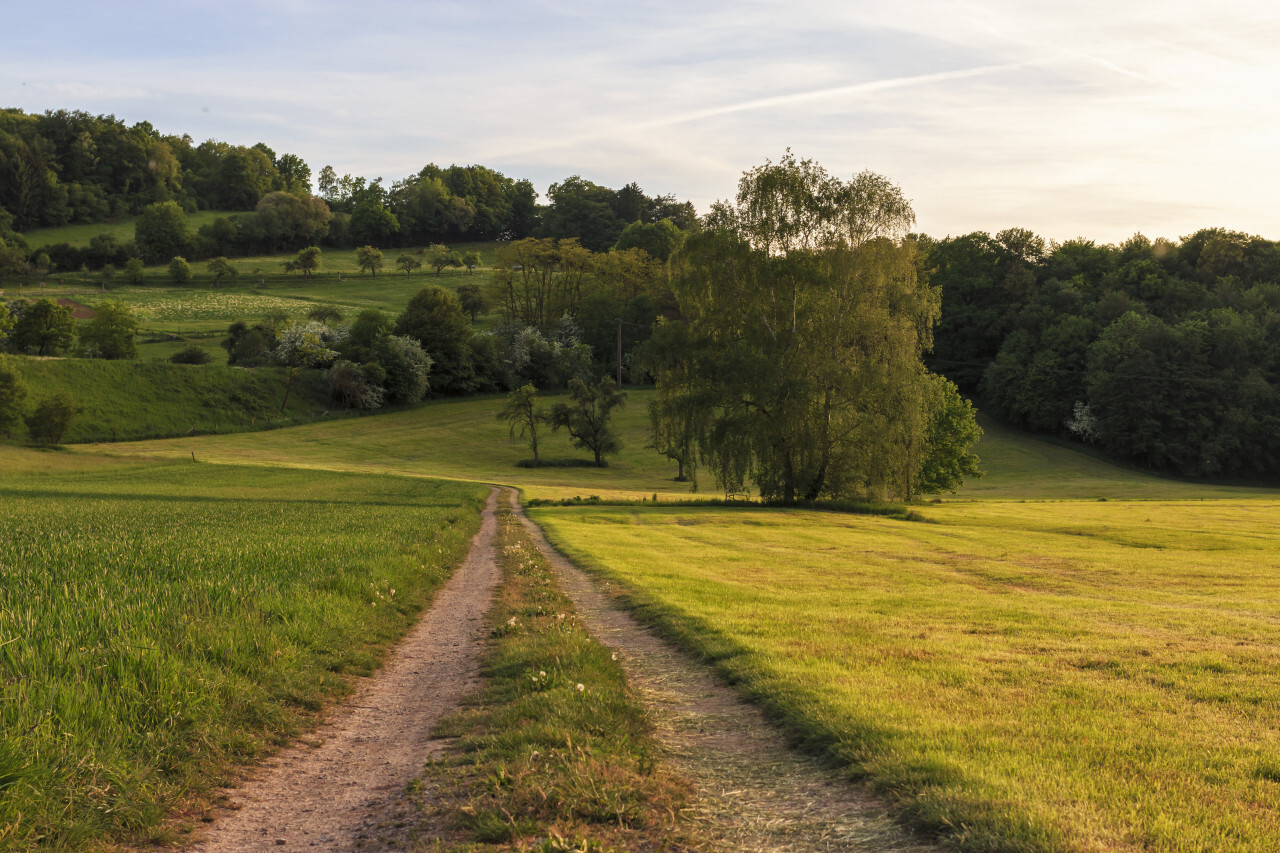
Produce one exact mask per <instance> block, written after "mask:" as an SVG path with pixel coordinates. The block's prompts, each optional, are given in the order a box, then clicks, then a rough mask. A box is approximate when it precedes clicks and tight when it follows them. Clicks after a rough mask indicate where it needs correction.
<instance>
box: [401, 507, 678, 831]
mask: <svg viewBox="0 0 1280 853" xmlns="http://www.w3.org/2000/svg"><path fill="white" fill-rule="evenodd" d="M499 521H500V523H499V530H500V533H499V536H500V545H501V551H500V557H499V559H500V560H501V562H502V568H503V576H504V580H505V582H504V584H503V586H502V588H501V592H500V595H499V600H498V603H497V605H496V607H495V612H494V624H495V626H496V627H495V628H494V630H493V634H492V642H491V646H490V649H489V651H488V653H487V656H486V658H485V661H484V664H483V667H484V669H483V671H484V674H485V676H486V678H487V684H486V686H485V687H484V689H483V690H482V691H480V692H479V693H478V694H476V695H475V696H473V697H471V698H470V699H469V700H468V701H467V703H466V704H467V707H466V708H465V709H464V710H462V711H460V712H458V713H456V714H454V715H452V716H450V717H448V718H447V719H445V720H444V721H442V722H441V724H440V726H439V728H438V733H439V734H441V735H444V736H450V737H454V738H456V739H457V740H456V742H455V748H454V749H453V750H452V753H451V755H450V756H449V757H448V758H445V759H443V760H440V761H437V762H432V763H431V764H429V765H427V767H426V770H425V771H424V773H423V775H422V776H421V777H420V779H419V780H418V781H417V782H415V783H414V784H413V785H411V786H410V791H411V794H412V795H413V796H415V798H416V799H417V800H418V801H419V803H420V805H421V807H422V808H423V809H424V811H425V812H426V815H427V820H425V821H424V823H423V825H422V827H421V829H420V830H419V831H420V832H425V831H427V827H432V828H433V829H434V828H436V827H439V826H440V824H441V823H442V820H441V819H442V818H443V823H445V824H446V825H447V826H448V827H449V828H450V829H449V830H448V832H447V833H446V834H443V835H442V834H434V833H433V834H432V835H431V836H430V837H425V836H420V837H419V838H418V839H417V844H418V845H419V848H420V849H430V850H443V851H455V850H456V851H461V850H471V849H473V847H472V845H473V844H475V843H485V844H488V845H497V846H494V847H488V848H486V849H494V850H536V851H545V853H552V851H566V853H567V851H590V850H596V851H609V850H618V851H622V850H667V851H680V850H688V849H693V848H691V847H690V846H689V844H690V838H691V836H692V833H693V829H692V827H690V826H689V825H688V824H687V823H686V822H685V821H682V820H681V819H680V813H681V809H682V808H683V804H684V801H685V798H686V796H687V787H686V785H685V784H684V783H683V782H682V781H681V780H680V779H678V778H677V777H675V776H674V775H673V774H672V773H671V772H669V771H668V770H666V769H664V768H663V766H662V763H661V761H660V760H659V758H658V746H657V744H656V742H655V741H654V740H653V738H652V735H651V734H650V723H649V720H648V718H647V715H646V713H645V711H644V709H643V707H642V706H641V704H640V703H639V701H638V699H637V697H636V696H635V695H634V694H633V693H632V691H631V689H630V688H629V687H628V685H627V682H626V678H625V676H624V674H623V671H622V668H621V666H620V665H619V664H618V663H617V655H616V653H614V652H612V651H611V650H610V649H609V648H607V647H605V646H602V645H600V644H599V643H598V642H596V641H595V640H594V639H593V638H592V637H591V636H590V635H589V634H588V633H587V631H586V629H585V627H584V626H583V625H582V623H581V622H580V621H579V619H578V618H577V616H576V614H575V612H574V609H573V604H572V602H571V601H570V600H569V599H568V598H567V597H566V596H565V595H564V594H563V593H561V592H560V591H559V590H558V589H557V587H556V585H555V582H554V581H553V579H552V575H551V571H550V568H549V566H548V564H547V562H546V560H545V558H544V557H543V555H542V554H541V553H540V552H539V551H538V549H537V547H536V546H535V545H534V544H533V543H532V542H531V541H530V540H529V538H528V536H527V534H526V533H525V531H524V529H523V528H522V526H521V524H520V522H519V520H518V519H517V518H516V517H515V516H513V515H511V514H509V513H506V514H503V515H502V516H501V517H500V520H499Z"/></svg>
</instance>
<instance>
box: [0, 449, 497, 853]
mask: <svg viewBox="0 0 1280 853" xmlns="http://www.w3.org/2000/svg"><path fill="white" fill-rule="evenodd" d="M21 467H27V469H28V470H26V471H25V472H22V475H21V476H17V477H13V476H2V477H0V529H2V530H4V532H5V535H4V536H3V537H2V538H0V849H5V850H28V849H35V848H39V849H41V850H76V851H80V850H96V849H114V848H115V847H118V846H121V845H141V844H149V843H168V842H172V841H174V840H176V839H178V838H180V837H181V836H182V834H183V831H184V829H185V828H184V827H183V826H181V825H179V824H175V823H174V822H173V821H172V820H171V819H170V817H169V816H170V815H171V814H173V813H174V812H175V811H182V812H185V813H186V814H188V815H191V816H197V815H200V814H202V813H204V811H205V809H206V808H207V806H208V803H209V800H210V797H211V796H212V795H213V792H214V791H215V790H216V789H217V788H218V787H219V786H220V785H222V784H224V783H227V782H229V781H231V780H232V779H234V778H235V776H236V774H237V773H238V772H239V771H238V769H237V768H238V767H239V766H241V765H243V764H246V763H248V762H250V761H252V760H254V759H255V758H256V757H259V756H261V755H262V754H263V753H264V752H265V751H269V750H271V749H272V748H274V747H275V746H276V745H279V744H281V743H284V742H287V741H288V740H289V739H290V738H291V737H292V736H294V735H295V734H297V733H298V732H299V731H301V730H302V729H304V728H305V727H307V726H309V725H310V724H312V723H313V722H314V721H315V719H316V712H317V711H318V710H319V708H320V707H321V705H322V703H323V702H324V701H325V700H327V699H329V698H332V697H334V696H338V695H342V694H344V693H346V692H349V690H350V689H351V684H350V678H351V676H353V675H365V674H368V673H370V672H371V671H372V670H373V669H374V668H375V667H376V666H377V665H378V664H379V662H380V661H381V659H382V657H383V655H384V653H385V651H386V649H387V648H388V647H389V646H390V645H391V644H392V643H393V642H394V641H395V640H397V639H398V638H399V637H401V636H402V635H403V634H404V632H405V631H407V630H408V629H409V627H410V626H411V625H412V624H413V622H414V621H415V619H416V617H417V614H418V613H419V612H420V611H421V610H422V608H423V607H424V606H425V605H426V603H427V602H428V601H429V600H430V599H431V597H432V595H433V594H434V592H435V590H436V589H437V588H438V587H439V586H440V585H441V584H442V583H443V581H444V579H445V578H446V577H447V576H448V574H449V573H450V571H451V569H452V567H453V566H454V565H456V564H457V562H458V561H459V560H460V559H461V558H462V557H463V556H464V555H465V553H466V551H467V548H468V545H469V543H470V539H471V537H472V535H473V534H474V532H475V530H476V529H477V527H478V523H479V513H480V509H481V507H482V506H483V503H484V499H485V498H486V497H487V490H486V489H484V488H482V487H478V486H475V485H473V484H465V483H443V482H434V481H424V480H420V479H410V478H398V477H383V476H364V475H347V474H333V473H324V472H316V471H303V470H273V469H267V468H249V469H244V468H234V467H228V466H209V465H193V464H190V463H187V464H185V465H182V464H149V465H134V466H131V467H128V468H127V469H126V468H124V467H122V466H109V465H99V466H96V467H90V468H88V469H86V470H81V471H76V470H67V469H57V470H46V471H43V472H36V471H32V470H30V467H31V466H20V468H21Z"/></svg>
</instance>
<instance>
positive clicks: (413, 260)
mask: <svg viewBox="0 0 1280 853" xmlns="http://www.w3.org/2000/svg"><path fill="white" fill-rule="evenodd" d="M396 266H397V267H398V268H399V269H402V270H404V274H405V276H406V277H407V276H409V275H411V274H412V273H413V271H414V270H416V269H418V268H419V267H421V266H422V261H420V260H418V258H417V257H416V256H414V255H411V254H409V253H408V252H401V253H400V257H398V258H396Z"/></svg>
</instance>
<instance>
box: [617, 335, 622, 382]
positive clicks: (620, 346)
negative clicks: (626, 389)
mask: <svg viewBox="0 0 1280 853" xmlns="http://www.w3.org/2000/svg"><path fill="white" fill-rule="evenodd" d="M618 390H622V318H621V317H619V318H618Z"/></svg>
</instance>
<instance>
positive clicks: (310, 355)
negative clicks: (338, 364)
mask: <svg viewBox="0 0 1280 853" xmlns="http://www.w3.org/2000/svg"><path fill="white" fill-rule="evenodd" d="M346 334H347V332H346V330H345V329H333V328H330V327H329V326H326V325H325V324H324V323H316V322H314V321H313V322H310V323H291V324H289V325H287V326H285V327H284V328H282V329H281V330H280V331H279V332H277V333H276V348H275V352H274V353H273V354H274V356H275V360H276V361H278V362H279V363H280V364H282V365H284V368H285V383H284V400H283V401H281V403H280V414H284V410H285V407H286V406H287V405H289V390H290V389H291V388H292V387H293V378H294V377H295V376H297V375H298V371H300V370H303V369H308V368H319V367H328V366H329V365H331V364H333V362H334V360H335V359H336V358H337V357H338V351H337V350H335V349H334V348H333V347H334V346H335V345H337V344H338V343H340V342H341V341H342V339H343V338H345V337H346Z"/></svg>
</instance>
